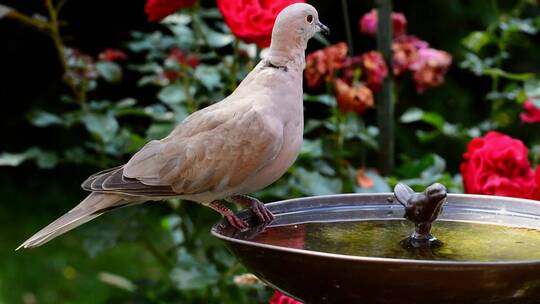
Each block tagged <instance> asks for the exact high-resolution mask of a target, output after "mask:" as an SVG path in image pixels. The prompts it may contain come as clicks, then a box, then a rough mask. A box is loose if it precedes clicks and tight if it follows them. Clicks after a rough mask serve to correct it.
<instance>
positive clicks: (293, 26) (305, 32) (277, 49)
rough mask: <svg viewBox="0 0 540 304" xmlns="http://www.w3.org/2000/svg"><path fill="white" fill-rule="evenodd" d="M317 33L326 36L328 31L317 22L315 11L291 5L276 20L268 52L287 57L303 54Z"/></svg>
mask: <svg viewBox="0 0 540 304" xmlns="http://www.w3.org/2000/svg"><path fill="white" fill-rule="evenodd" d="M318 32H323V33H326V34H328V33H330V30H329V29H328V27H326V26H325V25H324V24H322V23H321V22H320V21H319V14H318V13H317V10H316V9H315V8H314V7H313V6H311V5H309V4H306V3H295V4H291V5H289V6H287V7H286V8H284V9H283V10H282V11H281V12H280V13H279V15H278V16H277V18H276V22H275V23H274V29H273V31H272V42H271V45H270V52H271V53H272V52H274V53H278V54H279V55H287V53H298V51H301V52H302V54H303V52H304V50H305V48H306V46H307V42H308V41H309V39H311V37H313V35H315V34H316V33H318ZM291 55H293V54H291Z"/></svg>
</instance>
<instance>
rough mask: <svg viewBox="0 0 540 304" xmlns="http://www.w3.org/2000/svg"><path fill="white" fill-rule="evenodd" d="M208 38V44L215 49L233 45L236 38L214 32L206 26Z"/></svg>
mask: <svg viewBox="0 0 540 304" xmlns="http://www.w3.org/2000/svg"><path fill="white" fill-rule="evenodd" d="M205 32H206V37H207V39H208V44H209V46H210V47H213V48H218V49H219V48H222V47H224V46H226V45H229V44H231V43H232V42H233V41H234V36H233V35H230V34H223V33H220V32H216V31H213V30H211V29H209V28H208V27H206V26H205Z"/></svg>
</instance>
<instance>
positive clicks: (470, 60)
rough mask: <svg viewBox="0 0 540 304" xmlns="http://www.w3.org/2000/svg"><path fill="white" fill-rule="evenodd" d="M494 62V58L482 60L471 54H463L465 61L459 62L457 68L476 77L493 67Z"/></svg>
mask: <svg viewBox="0 0 540 304" xmlns="http://www.w3.org/2000/svg"><path fill="white" fill-rule="evenodd" d="M495 62H496V59H495V58H491V57H490V58H484V59H482V58H480V57H478V55H476V54H474V53H472V52H467V53H465V59H464V60H463V61H462V62H460V64H459V67H460V68H462V69H466V70H469V71H471V72H473V73H474V74H476V75H482V74H483V72H484V70H485V69H488V68H491V67H493V65H494V64H495Z"/></svg>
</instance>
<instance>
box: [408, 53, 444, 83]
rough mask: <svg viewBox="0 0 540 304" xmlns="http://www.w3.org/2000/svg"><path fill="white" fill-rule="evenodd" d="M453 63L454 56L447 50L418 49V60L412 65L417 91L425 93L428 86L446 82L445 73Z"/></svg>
mask: <svg viewBox="0 0 540 304" xmlns="http://www.w3.org/2000/svg"><path fill="white" fill-rule="evenodd" d="M451 63H452V56H450V54H448V53H447V52H445V51H440V50H436V49H432V48H424V49H420V50H418V60H416V62H414V63H413V64H411V65H410V67H409V68H410V70H411V71H413V78H414V82H415V83H416V91H417V92H418V93H423V92H424V91H425V90H426V89H427V88H430V87H436V86H438V85H440V84H442V83H443V82H444V75H445V74H446V71H447V70H448V67H450V64H451Z"/></svg>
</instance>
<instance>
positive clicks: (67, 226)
mask: <svg viewBox="0 0 540 304" xmlns="http://www.w3.org/2000/svg"><path fill="white" fill-rule="evenodd" d="M124 205H126V201H125V200H124V197H122V196H120V195H116V194H103V193H97V192H92V193H90V195H88V196H87V197H86V198H85V199H84V200H83V201H82V202H81V203H80V204H78V205H77V206H75V208H73V209H71V210H70V211H69V212H68V213H66V214H64V215H63V216H61V217H60V218H58V219H57V220H55V221H54V222H52V223H50V224H49V225H47V226H46V227H45V228H43V229H41V230H40V231H38V232H37V233H36V234H34V235H33V236H32V237H30V238H29V239H28V240H26V241H25V242H24V243H22V244H21V245H20V246H19V247H18V248H17V249H15V250H19V249H20V248H33V247H38V246H41V245H43V244H45V243H47V242H48V241H50V240H52V239H54V238H56V237H57V236H59V235H62V234H64V233H66V232H68V231H70V230H72V229H74V228H76V227H78V226H80V225H82V224H84V223H86V222H88V221H91V220H93V219H94V218H96V217H98V216H100V215H101V214H103V213H104V212H106V211H108V210H111V209H115V208H117V207H121V206H124Z"/></svg>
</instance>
